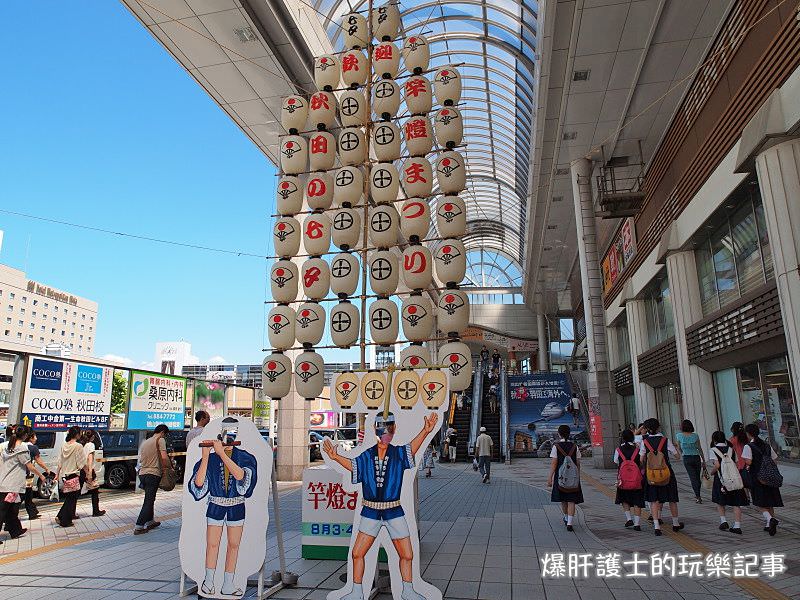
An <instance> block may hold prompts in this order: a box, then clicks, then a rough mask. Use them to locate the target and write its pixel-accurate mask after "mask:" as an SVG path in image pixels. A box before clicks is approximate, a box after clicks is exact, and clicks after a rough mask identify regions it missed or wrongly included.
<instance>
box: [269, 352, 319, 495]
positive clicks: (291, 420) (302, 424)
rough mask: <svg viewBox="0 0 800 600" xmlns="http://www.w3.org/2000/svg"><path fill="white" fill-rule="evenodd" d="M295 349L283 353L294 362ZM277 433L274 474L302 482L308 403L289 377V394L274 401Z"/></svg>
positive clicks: (309, 406) (309, 409)
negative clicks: (276, 408)
mask: <svg viewBox="0 0 800 600" xmlns="http://www.w3.org/2000/svg"><path fill="white" fill-rule="evenodd" d="M298 354H300V352H299V351H298V350H294V351H288V352H286V355H287V356H288V357H289V358H290V359H291V361H292V364H294V361H295V359H296V358H297V355H298ZM276 417H277V419H278V426H277V436H278V443H279V444H280V451H279V452H278V453H277V454H276V460H275V464H276V473H277V476H278V479H279V480H280V481H302V479H303V469H305V468H306V467H307V466H308V427H309V418H310V417H311V404H310V403H309V402H306V400H305V398H303V397H301V396H300V394H298V393H297V389H296V388H295V385H294V377H292V387H291V388H290V389H289V393H288V394H287V395H286V396H284V397H283V398H281V399H280V400H278V410H277V415H276Z"/></svg>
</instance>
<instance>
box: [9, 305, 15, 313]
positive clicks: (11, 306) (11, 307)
mask: <svg viewBox="0 0 800 600" xmlns="http://www.w3.org/2000/svg"><path fill="white" fill-rule="evenodd" d="M8 310H10V311H11V312H14V305H13V304H9V305H8Z"/></svg>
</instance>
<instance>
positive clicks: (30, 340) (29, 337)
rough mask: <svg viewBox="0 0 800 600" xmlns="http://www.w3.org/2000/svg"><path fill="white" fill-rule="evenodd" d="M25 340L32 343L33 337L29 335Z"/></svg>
mask: <svg viewBox="0 0 800 600" xmlns="http://www.w3.org/2000/svg"><path fill="white" fill-rule="evenodd" d="M27 340H28V341H29V342H32V341H33V336H32V335H30V334H28V337H27Z"/></svg>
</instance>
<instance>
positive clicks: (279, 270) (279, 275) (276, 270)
mask: <svg viewBox="0 0 800 600" xmlns="http://www.w3.org/2000/svg"><path fill="white" fill-rule="evenodd" d="M275 275H277V276H278V277H283V269H275Z"/></svg>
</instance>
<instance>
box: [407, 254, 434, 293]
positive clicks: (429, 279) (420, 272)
mask: <svg viewBox="0 0 800 600" xmlns="http://www.w3.org/2000/svg"><path fill="white" fill-rule="evenodd" d="M432 262H433V261H432V260H431V251H430V250H428V249H427V248H426V247H425V246H423V245H422V244H411V245H410V246H408V247H407V248H406V249H405V250H403V268H402V270H401V273H402V274H403V283H404V284H405V286H406V287H407V288H410V289H412V290H418V289H425V288H427V287H428V286H430V285H431V283H433V266H432V265H431V263H432Z"/></svg>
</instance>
